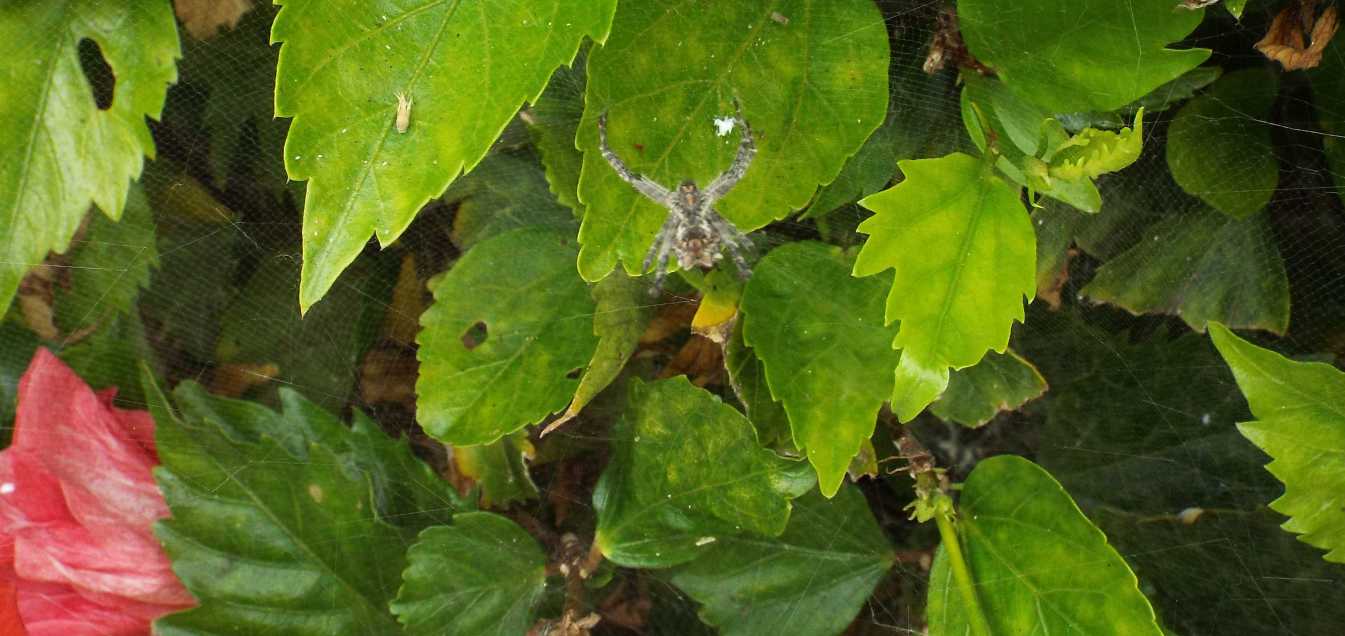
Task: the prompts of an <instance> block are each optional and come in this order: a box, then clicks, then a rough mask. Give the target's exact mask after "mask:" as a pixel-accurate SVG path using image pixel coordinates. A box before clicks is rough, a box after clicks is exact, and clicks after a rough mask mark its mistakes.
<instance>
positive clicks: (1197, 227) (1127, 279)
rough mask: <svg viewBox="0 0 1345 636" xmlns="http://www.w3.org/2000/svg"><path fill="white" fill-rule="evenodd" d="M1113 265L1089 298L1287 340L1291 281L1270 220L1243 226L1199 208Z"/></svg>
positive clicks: (1172, 220) (1149, 234)
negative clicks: (1258, 331)
mask: <svg viewBox="0 0 1345 636" xmlns="http://www.w3.org/2000/svg"><path fill="white" fill-rule="evenodd" d="M1145 235H1146V240H1141V241H1139V242H1138V243H1136V244H1135V246H1134V247H1132V248H1130V249H1129V250H1127V251H1125V252H1123V253H1121V254H1120V255H1119V256H1117V257H1115V258H1113V259H1111V260H1109V261H1107V263H1106V264H1104V265H1103V266H1102V267H1101V268H1099V269H1098V271H1097V275H1096V276H1095V277H1094V278H1093V280H1092V282H1090V283H1088V285H1087V286H1086V287H1084V288H1083V290H1082V291H1083V293H1084V294H1085V295H1087V296H1089V297H1090V298H1093V299H1094V300H1100V301H1103V302H1109V303H1112V304H1114V305H1118V306H1120V307H1123V308H1125V309H1127V310H1129V311H1131V312H1132V313H1136V314H1141V313H1168V314H1176V315H1177V316H1179V317H1181V319H1182V320H1183V321H1184V322H1185V323H1186V324H1188V325H1190V326H1191V328H1192V329H1195V330H1197V331H1203V330H1204V329H1205V324H1206V323H1208V322H1210V321H1212V320H1217V321H1221V322H1227V323H1229V324H1232V325H1234V326H1238V327H1249V328H1258V329H1266V330H1269V331H1273V332H1275V333H1284V332H1285V330H1286V329H1288V327H1289V278H1288V274H1287V273H1286V272H1285V269H1284V261H1283V259H1282V258H1281V257H1280V252H1279V248H1278V247H1277V246H1276V244H1275V237H1274V235H1273V234H1272V230H1271V227H1270V219H1269V218H1268V216H1267V215H1266V214H1260V215H1257V216H1254V217H1252V218H1247V219H1236V218H1232V217H1229V216H1227V215H1223V214H1219V213H1217V212H1215V211H1213V210H1210V209H1209V208H1206V207H1205V206H1203V205H1200V204H1195V205H1193V206H1191V209H1190V210H1189V211H1188V212H1186V213H1183V214H1177V215H1172V216H1169V217H1168V218H1166V219H1165V220H1163V221H1160V222H1158V223H1157V224H1155V225H1154V226H1152V227H1150V228H1149V229H1148V230H1147V231H1146V232H1145Z"/></svg>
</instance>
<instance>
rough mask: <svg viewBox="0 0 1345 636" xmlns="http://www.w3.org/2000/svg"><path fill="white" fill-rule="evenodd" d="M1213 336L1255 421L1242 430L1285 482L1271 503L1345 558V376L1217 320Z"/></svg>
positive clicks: (1289, 526) (1337, 559)
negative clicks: (1344, 498) (1343, 497)
mask: <svg viewBox="0 0 1345 636" xmlns="http://www.w3.org/2000/svg"><path fill="white" fill-rule="evenodd" d="M1210 337H1211V338H1213V339H1214V344H1215V346H1216V347H1218V348H1219V353H1220V354H1221V355H1223V357H1224V361H1225V362H1227V363H1228V366H1229V368H1230V369H1232V370H1233V377H1235V378H1237V381H1238V388H1240V389H1242V394H1243V395H1244V396H1246V398H1247V403H1248V404H1249V405H1251V407H1252V415H1254V416H1256V419H1255V420H1252V421H1250V422H1243V423H1241V424H1238V430H1239V431H1241V432H1242V434H1243V436H1245V437H1246V438H1247V439H1249V440H1251V442H1252V443H1253V444H1256V445H1257V447H1259V448H1260V449H1261V450H1264V451H1265V452H1266V453H1267V454H1269V455H1270V456H1271V457H1273V458H1274V461H1272V462H1270V464H1268V465H1267V466H1266V469H1267V470H1269V471H1270V473H1271V474H1272V475H1275V477H1276V478H1277V479H1279V480H1280V481H1282V482H1284V496H1282V497H1280V498H1279V499H1276V500H1275V501H1272V502H1271V503H1270V507H1271V508H1272V509H1273V510H1275V511H1276V512H1278V513H1280V514H1283V515H1285V516H1287V517H1289V520H1288V521H1286V522H1285V523H1284V525H1283V526H1281V527H1282V528H1284V529H1285V530H1287V531H1289V532H1292V533H1294V534H1297V535H1299V537H1298V538H1299V540H1301V541H1303V542H1304V543H1307V544H1309V545H1312V546H1316V547H1318V548H1321V549H1323V550H1326V554H1325V555H1324V556H1323V558H1325V559H1326V560H1327V561H1331V562H1334V563H1345V509H1342V508H1341V506H1340V493H1341V492H1342V490H1345V373H1341V371H1340V370H1339V369H1336V368H1335V367H1332V366H1331V365H1329V364H1322V363H1320V362H1294V361H1292V360H1289V359H1287V358H1285V357H1284V356H1281V355H1279V354H1278V353H1275V352H1273V351H1269V350H1266V349H1262V348H1261V347H1258V346H1256V345H1253V344H1251V343H1249V342H1247V341H1246V340H1243V339H1242V338H1239V337H1237V336H1236V335H1235V334H1234V333H1233V332H1232V331H1229V330H1228V328H1227V327H1224V326H1223V325H1221V324H1219V323H1211V324H1210Z"/></svg>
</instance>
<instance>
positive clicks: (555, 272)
mask: <svg viewBox="0 0 1345 636" xmlns="http://www.w3.org/2000/svg"><path fill="white" fill-rule="evenodd" d="M574 256H575V248H574V244H573V239H570V238H567V237H566V236H565V235H564V234H562V233H558V232H556V231H553V230H549V229H536V228H530V229H526V228H525V229H520V230H514V231H511V232H506V233H504V234H501V235H499V236H496V237H494V238H492V239H490V240H487V241H484V242H482V243H481V244H480V245H478V246H476V247H475V248H473V249H472V250H470V251H468V252H467V254H466V255H464V256H463V257H462V259H461V260H459V261H458V262H457V263H456V264H455V265H454V266H453V269H451V270H449V272H448V275H446V276H444V278H443V279H442V280H440V281H439V282H438V283H437V284H436V285H435V286H434V287H433V289H432V290H431V291H433V292H434V296H435V303H434V305H432V306H431V307H430V308H429V310H427V311H426V312H425V314H424V315H423V316H422V317H421V321H420V323H421V325H422V326H423V327H424V329H423V330H422V331H421V332H420V334H419V335H418V336H417V337H416V342H417V343H419V344H420V349H419V351H418V354H417V356H418V357H419V358H420V361H421V367H420V377H419V378H418V379H417V381H416V393H417V394H418V395H419V396H420V399H419V401H418V404H417V416H418V418H419V419H420V422H421V425H422V426H424V427H425V431H426V432H428V433H429V434H430V435H432V436H434V437H436V438H438V439H439V440H441V441H444V442H448V443H450V444H464V445H472V444H488V443H490V442H493V441H495V440H497V439H499V438H500V437H502V436H504V435H507V434H509V433H512V432H514V431H517V430H519V429H521V428H523V427H524V426H527V425H529V424H536V423H537V422H540V421H541V420H542V418H544V417H546V416H547V415H549V414H551V413H554V412H556V411H559V410H561V409H562V408H564V407H565V404H566V403H567V402H568V401H569V399H570V396H572V395H574V392H575V390H576V388H577V386H578V382H579V375H578V373H573V374H572V373H571V372H572V371H574V370H580V369H583V368H584V366H585V365H586V364H587V363H588V361H589V360H590V359H591V358H592V356H593V352H594V350H595V348H596V347H597V341H598V339H597V337H595V336H594V335H593V329H592V327H591V326H590V322H589V318H590V317H591V316H593V314H594V302H593V299H592V298H591V297H590V296H589V291H588V287H587V286H586V285H585V284H584V282H583V281H582V280H580V279H579V276H578V275H577V274H576V273H575V271H574Z"/></svg>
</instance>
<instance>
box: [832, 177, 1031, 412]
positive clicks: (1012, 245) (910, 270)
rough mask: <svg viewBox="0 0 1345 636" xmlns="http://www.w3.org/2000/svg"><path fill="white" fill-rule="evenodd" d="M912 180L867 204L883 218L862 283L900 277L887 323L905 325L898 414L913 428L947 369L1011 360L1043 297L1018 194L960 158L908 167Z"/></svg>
mask: <svg viewBox="0 0 1345 636" xmlns="http://www.w3.org/2000/svg"><path fill="white" fill-rule="evenodd" d="M900 166H901V171H902V172H903V173H905V175H906V179H905V180H904V181H902V182H901V184H899V185H897V186H896V187H893V188H890V189H887V190H884V191H882V192H879V193H878V194H875V195H872V196H870V197H867V198H865V199H864V200H863V201H860V204H861V205H863V206H864V207H866V208H869V209H870V210H873V211H874V212H875V213H876V214H875V215H874V216H872V217H870V218H868V219H867V220H865V221H864V222H863V223H861V224H860V225H859V231H860V232H863V233H865V234H868V235H869V239H868V241H867V242H866V243H865V244H864V247H863V249H862V250H861V251H860V253H859V258H858V260H857V261H856V262H855V268H854V275H855V276H871V275H873V274H877V273H879V272H881V271H883V270H885V269H888V268H889V267H890V268H893V269H895V270H896V271H897V274H896V277H895V279H894V280H893V283H892V291H891V292H890V293H889V294H888V296H887V311H886V316H885V319H886V321H887V322H888V323H892V322H895V321H898V320H900V321H901V329H900V331H899V332H898V333H897V336H896V338H895V339H893V341H892V346H893V347H895V348H899V349H901V361H900V363H899V364H898V366H897V370H896V381H895V385H894V387H893V391H892V410H893V411H895V412H896V414H897V417H898V418H900V419H901V421H903V422H906V421H909V420H911V419H912V418H914V417H915V416H916V415H917V414H919V413H920V411H922V410H923V409H924V408H925V407H926V406H927V405H929V403H930V402H932V401H934V399H935V398H937V397H938V396H939V394H940V393H942V392H943V390H944V388H945V387H946V386H947V385H948V368H949V367H953V368H958V369H960V368H963V367H969V366H971V365H973V364H976V363H977V362H978V361H980V359H981V357H982V356H983V355H984V354H985V352H986V350H987V349H991V350H994V351H997V352H1001V353H1002V352H1003V351H1004V349H1005V347H1007V346H1008V344H1009V328H1010V327H1011V326H1012V324H1013V321H1014V320H1019V321H1021V320H1022V319H1023V297H1026V298H1028V299H1029V300H1030V299H1031V298H1032V296H1033V295H1034V294H1035V291H1036V282H1035V264H1036V260H1035V259H1036V236H1035V234H1033V231H1032V224H1031V222H1030V221H1029V220H1028V216H1027V213H1026V212H1025V211H1024V210H1023V205H1022V203H1021V202H1020V201H1019V190H1018V188H1016V187H1014V186H1011V185H1009V184H1007V183H1005V182H1004V181H1003V180H1001V179H1000V178H998V177H996V176H995V175H993V174H991V173H990V172H989V171H988V170H986V166H985V165H984V163H982V162H981V161H979V160H977V159H975V158H973V157H970V156H967V155H964V154H961V153H954V154H951V155H948V156H946V157H942V158H939V159H923V160H919V161H903V162H901V163H900Z"/></svg>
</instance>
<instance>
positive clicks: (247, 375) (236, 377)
mask: <svg viewBox="0 0 1345 636" xmlns="http://www.w3.org/2000/svg"><path fill="white" fill-rule="evenodd" d="M277 375H280V367H278V366H276V365H275V364H274V363H271V362H265V363H258V362H231V363H227V364H221V365H219V366H217V367H215V374H214V376H213V377H212V378H211V379H210V392H211V393H214V394H215V395H219V396H222V397H229V398H236V397H240V396H242V395H243V394H244V393H247V392H248V389H251V388H252V387H254V386H258V385H261V384H266V383H267V382H270V381H271V380H272V379H274V378H275V377H276V376H277Z"/></svg>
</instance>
